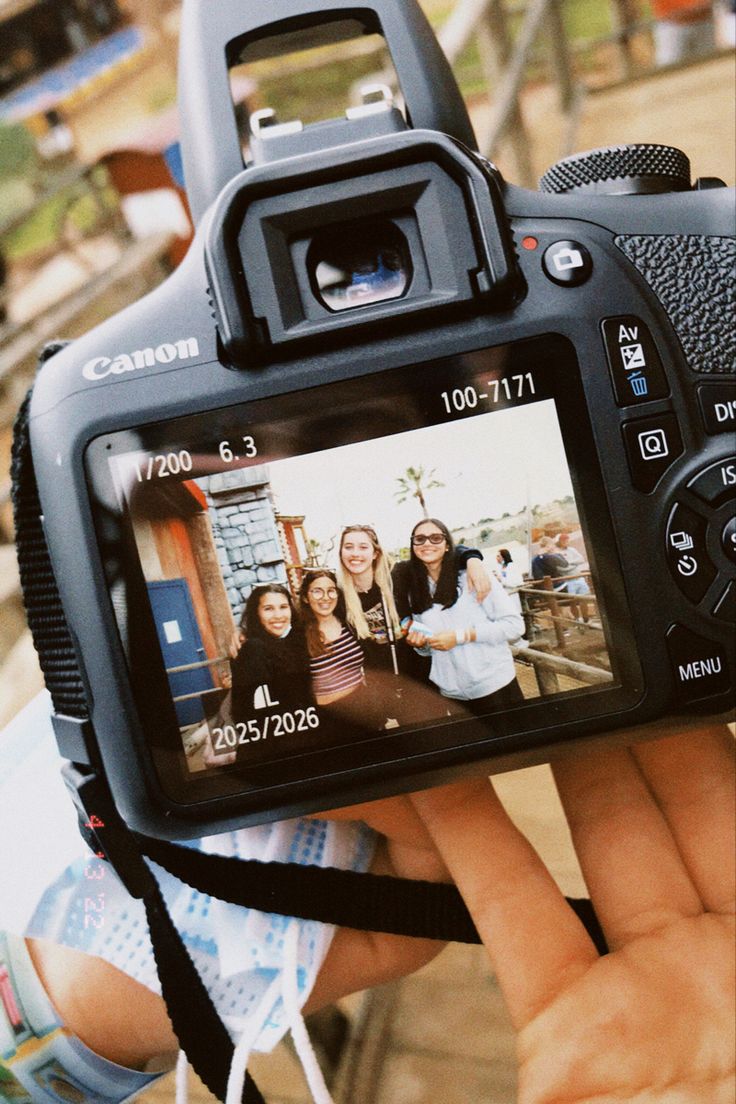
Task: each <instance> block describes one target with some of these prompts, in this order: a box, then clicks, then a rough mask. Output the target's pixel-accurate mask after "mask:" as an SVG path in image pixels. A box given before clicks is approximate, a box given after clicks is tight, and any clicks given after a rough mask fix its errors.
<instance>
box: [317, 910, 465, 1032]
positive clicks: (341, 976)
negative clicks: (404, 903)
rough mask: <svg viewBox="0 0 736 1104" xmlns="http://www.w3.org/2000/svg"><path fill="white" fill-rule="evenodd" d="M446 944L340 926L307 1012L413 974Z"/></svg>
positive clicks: (432, 940) (433, 940)
mask: <svg viewBox="0 0 736 1104" xmlns="http://www.w3.org/2000/svg"><path fill="white" fill-rule="evenodd" d="M444 946H445V944H444V943H441V942H439V941H437V940H435V939H413V938H411V939H410V938H408V937H407V936H400V935H384V934H382V933H376V932H363V931H355V930H354V929H352V928H338V930H337V932H336V933H335V938H334V939H333V941H332V944H331V945H330V949H329V951H328V952H327V956H326V958H325V961H324V963H323V965H322V969H321V970H320V972H319V975H318V977H317V980H316V982H315V985H314V989H313V990H312V992H311V994H310V996H309V999H308V1001H307V1003H306V1005H305V1007H304V1012H305V1014H307V1013H309V1012H316V1011H317V1010H318V1009H319V1008H323V1007H324V1006H325V1005H326V1004H334V1002H335V1001H336V1000H339V999H340V997H344V996H347V994H348V993H357V992H359V991H360V990H362V989H370V988H372V987H373V986H374V985H383V984H384V983H385V982H388V981H393V980H394V979H395V978H400V977H404V976H405V975H406V974H412V973H414V971H415V970H418V969H419V968H420V967H421V966H424V965H425V964H426V963H427V962H430V961H431V960H432V959H433V958H434V957H435V956H436V955H437V954H439V952H440V951H441V950H442V948H443V947H444Z"/></svg>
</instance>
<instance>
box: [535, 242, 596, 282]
mask: <svg viewBox="0 0 736 1104" xmlns="http://www.w3.org/2000/svg"><path fill="white" fill-rule="evenodd" d="M542 268H543V269H544V273H545V275H546V276H548V277H549V278H550V280H554V282H555V283H556V284H561V285H562V286H563V287H577V286H578V284H584V283H585V281H586V280H587V279H588V277H589V276H590V274H591V272H592V271H593V258H592V257H591V255H590V253H589V252H588V250H587V249H586V248H585V246H584V245H581V244H580V242H576V241H558V242H554V243H553V244H552V245H549V246H547V248H546V249H545V251H544V254H543V256H542Z"/></svg>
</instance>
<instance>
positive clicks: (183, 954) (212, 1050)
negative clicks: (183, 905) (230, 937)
mask: <svg viewBox="0 0 736 1104" xmlns="http://www.w3.org/2000/svg"><path fill="white" fill-rule="evenodd" d="M154 884H155V890H154V891H152V892H151V893H147V894H146V896H145V897H144V898H143V903H144V905H145V907H146V916H147V918H148V928H149V931H150V933H151V943H152V945H153V954H154V958H155V959H156V969H157V971H158V976H159V979H160V981H161V992H162V993H163V997H164V1000H165V1001H166V1007H167V1009H168V1010H169V1016H170V1017H171V1022H172V1026H173V1028H174V1032H175V1034H176V1037H177V1039H178V1040H179V1045H180V1047H181V1048H182V1050H183V1051H184V1053H185V1054H186V1056H187V1058H188V1059H189V1061H190V1062H191V1064H192V1067H193V1068H194V1069H195V1070H196V1072H197V1075H198V1076H199V1077H200V1078H201V1080H202V1081H203V1082H204V1084H205V1085H206V1086H207V1088H208V1089H209V1090H210V1092H211V1093H213V1094H214V1095H215V1096H216V1097H217V1099H218V1100H224V1099H225V1095H226V1092H227V1080H228V1071H229V1069H230V1063H231V1062H232V1057H233V1050H234V1047H233V1044H232V1042H231V1041H230V1036H229V1035H228V1033H227V1030H226V1028H225V1025H224V1024H223V1022H222V1020H221V1019H220V1017H219V1016H218V1014H217V1012H216V1010H215V1006H214V1005H213V1003H212V1001H211V999H210V995H209V993H208V992H207V990H206V989H205V987H204V983H203V982H202V979H201V977H200V976H199V974H198V973H197V969H196V967H195V965H194V963H193V962H192V960H191V958H190V957H189V953H188V951H187V949H186V947H185V946H184V944H183V942H182V940H181V936H180V935H179V933H178V931H177V930H176V928H175V927H174V925H173V923H172V921H171V917H170V916H169V912H168V909H167V908H166V904H165V902H164V899H163V897H162V896H161V890H160V889H159V887H158V884H156V883H155V882H154ZM184 1009H186V1011H185V1012H184V1011H182V1010H184ZM242 1101H243V1104H265V1101H264V1099H263V1097H262V1096H261V1094H260V1092H259V1090H258V1087H257V1086H256V1083H255V1082H254V1080H253V1078H252V1077H251V1076H250V1074H249V1073H246V1075H245V1084H244V1085H243V1096H242Z"/></svg>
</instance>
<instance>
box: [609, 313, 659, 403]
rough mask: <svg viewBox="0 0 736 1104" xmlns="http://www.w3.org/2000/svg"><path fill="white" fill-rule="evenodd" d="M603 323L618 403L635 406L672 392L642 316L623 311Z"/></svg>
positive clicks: (612, 380)
mask: <svg viewBox="0 0 736 1104" xmlns="http://www.w3.org/2000/svg"><path fill="white" fill-rule="evenodd" d="M601 325H602V329H603V343H604V345H605V347H606V356H607V357H608V367H609V368H610V371H611V382H612V383H613V390H614V393H615V395H616V402H617V403H618V405H619V406H634V405H635V404H636V403H643V402H649V400H650V399H663V398H664V397H665V396H666V395H669V392H670V389H669V385H668V383H667V379H666V377H665V374H664V371H663V370H662V362H661V360H660V359H659V353H658V352H657V349H656V346H655V344H654V341H653V339H652V335H651V334H650V333H649V330H648V329H647V327H646V326H645V325H644V323H643V322H642V321H641V319H640V318H636V317H634V315H631V314H623V315H620V316H619V317H617V318H606V319H604V321H603V322H602V324H601Z"/></svg>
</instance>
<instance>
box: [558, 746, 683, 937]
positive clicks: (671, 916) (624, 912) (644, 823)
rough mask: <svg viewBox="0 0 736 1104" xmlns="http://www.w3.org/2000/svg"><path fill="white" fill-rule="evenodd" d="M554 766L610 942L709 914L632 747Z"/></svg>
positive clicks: (597, 909)
mask: <svg viewBox="0 0 736 1104" xmlns="http://www.w3.org/2000/svg"><path fill="white" fill-rule="evenodd" d="M552 771H553V774H554V777H555V782H556V783H557V789H558V791H559V794H560V800H561V801H562V806H563V808H564V810H565V815H566V816H567V820H568V823H569V825H570V832H571V834H572V840H573V844H574V846H575V851H576V852H577V856H578V859H579V861H580V868H581V870H582V872H583V877H584V878H585V881H586V884H587V886H588V889H589V891H590V897H591V900H592V902H593V905H594V907H595V910H596V912H597V914H598V918H599V920H600V922H601V924H602V926H603V930H604V932H605V933H606V938H607V940H608V943H609V946H610V947H611V948H612V949H613V948H616V947H620V946H622V945H624V944H626V943H627V942H629V940H631V939H635V938H637V937H639V936H641V935H645V934H648V933H651V932H654V931H657V930H659V929H661V928H663V927H665V926H666V925H667V924H670V923H672V922H673V921H675V920H679V919H681V918H682V917H685V916H698V915H700V913H701V912H702V906H701V902H700V897H699V896H698V893H697V891H696V889H695V886H694V885H693V883H692V881H691V879H690V876H689V874H688V872H687V870H686V869H685V866H684V863H683V862H682V859H681V857H680V853H679V851H678V849H677V845H676V843H675V840H674V838H673V836H672V833H671V832H670V830H669V827H668V825H667V822H666V821H665V819H664V817H663V815H662V813H661V811H660V810H659V808H658V807H657V805H656V803H655V801H654V799H653V798H652V795H651V793H650V792H649V789H648V787H647V784H646V782H645V781H644V778H643V776H642V774H641V772H640V771H639V768H638V767H637V765H636V762H635V760H634V758H633V756H632V755H631V753H630V752H629V751H628V750H625V749H624V750H622V749H618V748H617V749H614V750H611V751H604V752H601V751H596V752H594V753H590V754H586V755H581V756H579V757H577V758H574V759H568V760H560V762H558V763H553V765H552Z"/></svg>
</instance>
